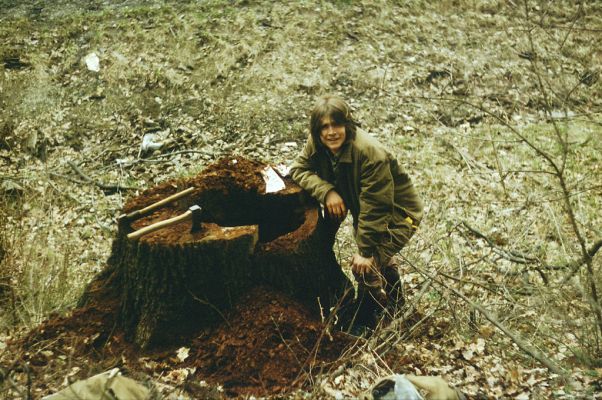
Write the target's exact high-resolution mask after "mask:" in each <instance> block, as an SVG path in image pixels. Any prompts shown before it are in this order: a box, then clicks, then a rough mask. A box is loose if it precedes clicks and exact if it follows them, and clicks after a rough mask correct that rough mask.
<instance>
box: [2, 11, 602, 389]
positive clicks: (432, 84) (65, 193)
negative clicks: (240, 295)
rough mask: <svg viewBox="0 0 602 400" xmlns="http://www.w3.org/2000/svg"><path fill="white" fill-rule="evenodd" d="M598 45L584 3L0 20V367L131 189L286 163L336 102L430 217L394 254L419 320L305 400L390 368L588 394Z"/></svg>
mask: <svg viewBox="0 0 602 400" xmlns="http://www.w3.org/2000/svg"><path fill="white" fill-rule="evenodd" d="M601 37H602V6H601V5H600V4H599V3H597V2H572V1H554V2H547V1H530V0H526V1H524V2H523V1H517V2H514V1H493V0H491V1H469V0H456V1H452V0H444V1H439V2H426V1H421V0H414V1H412V0H409V1H396V2H393V1H379V0H363V1H333V2H323V1H318V2H314V1H295V2H276V3H272V2H268V1H265V2H263V1H225V0H210V1H178V2H163V1H142V0H131V1H128V0H122V1H120V0H111V1H100V0H96V1H76V0H73V1H67V0H61V1H45V0H37V1H33V0H32V1H21V2H18V4H14V2H9V1H0V43H2V46H1V47H0V166H1V169H0V204H1V208H0V304H1V306H2V310H3V313H2V315H1V316H0V328H1V332H2V333H1V336H0V349H2V348H3V347H4V346H5V345H4V342H5V341H6V340H8V339H9V338H11V337H13V338H14V337H18V336H19V335H20V334H21V333H22V332H23V331H24V330H26V329H28V328H30V327H32V326H35V325H36V324H38V323H39V322H40V321H41V320H43V319H44V318H47V317H48V316H49V315H51V314H52V313H64V312H67V311H68V310H69V309H70V307H72V306H73V305H74V304H75V302H76V301H77V298H78V296H79V295H80V294H81V292H82V290H83V287H84V285H85V284H86V283H87V282H88V281H89V280H90V279H91V277H92V276H93V275H94V274H95V273H97V272H98V271H100V270H101V269H102V267H103V265H104V262H105V260H106V258H107V257H108V254H109V252H110V243H111V239H112V235H113V234H114V232H115V217H116V216H117V215H118V214H119V211H120V209H121V206H122V205H123V202H124V199H125V198H127V197H128V196H131V195H133V194H134V193H135V190H134V189H132V188H139V189H144V188H146V187H148V186H151V185H153V184H155V183H157V182H160V181H163V180H165V179H168V178H171V177H174V176H180V175H184V174H194V173H196V172H198V171H199V170H201V169H202V168H203V167H204V166H205V165H207V164H208V163H211V162H213V161H215V160H217V159H219V158H220V157H222V156H224V155H227V154H240V155H244V156H246V157H250V158H256V159H261V160H264V161H267V162H269V163H272V164H280V163H285V164H288V163H290V162H291V160H292V159H293V157H294V156H295V154H296V153H297V152H298V151H299V150H300V147H301V146H302V145H303V142H304V140H305V138H306V135H307V129H306V128H307V112H308V110H309V109H310V108H311V105H312V103H313V101H314V99H315V98H316V96H318V95H320V94H322V93H326V92H334V93H338V94H341V95H343V96H344V97H345V98H346V99H348V100H349V102H350V103H351V105H352V106H353V107H354V109H355V113H356V116H357V117H358V119H359V120H360V121H361V122H362V126H363V127H364V128H365V129H367V130H369V131H370V132H372V133H373V134H374V135H375V136H377V137H378V138H379V139H380V140H381V141H383V142H384V143H386V144H387V146H388V147H389V148H390V149H391V151H392V152H393V153H395V154H396V155H397V157H398V159H399V160H400V161H401V162H402V164H403V165H404V166H405V168H406V169H407V170H408V171H409V172H410V174H411V176H412V178H413V180H414V181H415V184H416V185H417V187H418V189H419V191H420V192H421V194H422V195H423V197H424V199H425V203H426V206H427V209H426V217H425V220H424V222H423V224H422V226H421V227H420V230H419V232H418V234H417V237H416V238H415V239H413V241H412V242H411V245H410V246H409V247H408V248H407V249H405V250H404V251H403V259H404V262H403V268H404V281H405V285H406V289H407V290H406V291H407V294H408V298H409V308H410V310H409V311H412V310H415V311H417V312H418V313H419V314H420V315H421V316H422V317H423V318H421V319H420V320H419V321H413V322H412V323H411V324H410V323H409V322H408V321H409V320H406V319H407V317H408V315H410V313H409V312H408V313H405V314H403V315H399V316H397V320H396V321H397V323H394V324H393V325H392V326H391V327H390V328H388V329H382V330H381V331H380V332H379V334H378V335H375V336H374V337H373V339H371V340H370V342H369V343H367V344H366V346H365V347H364V352H363V353H362V354H363V355H362V356H361V357H360V356H358V357H359V358H357V357H356V358H354V360H355V361H354V362H353V365H352V366H351V367H350V368H347V369H346V370H345V372H344V374H343V375H339V377H338V378H336V379H335V378H334V377H328V376H326V377H324V378H323V381H322V384H320V385H318V384H316V388H315V390H316V392H319V391H324V390H326V391H327V392H328V393H331V394H333V393H334V394H336V393H339V394H341V395H352V394H357V392H358V391H359V390H361V389H362V388H365V387H367V386H368V385H369V384H370V382H372V381H373V380H374V378H375V377H376V376H377V375H382V374H383V373H387V372H390V370H391V369H395V366H396V365H404V369H405V371H399V370H397V371H395V372H411V373H421V374H441V375H443V376H444V377H445V378H446V379H448V380H449V381H450V382H452V383H453V384H456V385H458V386H459V387H461V388H462V390H464V391H465V392H467V393H470V394H481V395H485V396H492V397H495V396H497V397H500V396H508V397H517V398H520V397H521V396H522V398H528V397H529V396H533V397H535V398H549V397H550V396H551V395H552V394H554V395H555V396H556V397H563V396H564V397H571V396H577V397H579V396H590V397H591V394H592V393H594V392H596V391H598V390H599V389H600V382H601V379H600V376H601V373H602V370H601V368H602V361H601V360H602V351H601V346H602V344H601V343H600V341H601V340H602V311H601V307H600V306H601V304H602V302H601V299H600V297H599V296H600V290H601V289H600V287H601V286H600V285H601V284H602V273H601V271H600V267H601V265H600V255H599V254H597V251H598V249H599V248H600V246H601V240H602V228H601V226H602V214H601V213H600V209H601V208H602V186H601V184H600V182H602V179H601V178H602V171H601V162H600V161H601V157H602V156H601V154H602V141H601V138H602V128H601V123H600V121H601V115H602V114H601V111H602V109H601V105H602V99H601V97H600V93H601V83H600V81H599V75H600V65H602V48H601V47H600V39H601ZM91 53H94V54H96V55H97V56H98V58H99V60H100V69H99V71H98V72H95V71H91V70H89V68H88V67H87V65H86V62H85V59H86V57H87V56H88V55H89V54H91ZM148 134H152V135H154V136H153V140H154V141H156V142H160V143H161V147H160V148H159V149H158V150H155V151H148V150H144V149H143V148H142V147H141V146H142V143H143V138H144V137H145V135H148ZM148 138H150V136H147V139H148ZM78 171H79V172H78ZM84 175H85V176H84ZM87 178H88V179H87ZM339 236H340V237H339V240H338V244H337V246H338V247H337V251H338V254H339V257H340V259H341V262H342V264H343V265H344V266H347V264H348V259H349V256H350V255H351V254H352V252H353V251H354V247H353V244H352V241H351V234H350V228H349V225H348V224H347V225H346V227H345V229H343V230H342V231H341V233H340V235H339ZM404 322H405V324H404ZM496 323H497V326H496ZM500 326H501V327H502V328H503V329H506V330H507V332H505V333H504V332H503V329H502V328H500ZM385 349H386V351H385ZM385 353H386V354H385ZM385 355H386V356H387V357H389V358H387V361H386V362H385V361H383V360H382V359H381V357H384V356H385ZM5 356H6V355H5ZM400 360H404V362H401V361H400ZM341 376H343V377H346V378H345V379H341V378H340V377H341ZM562 376H566V377H569V376H570V377H572V378H571V379H568V380H567V379H561V377H562ZM330 378H332V379H330ZM567 383H568V384H567ZM333 391H334V392H333ZM590 397H588V398H590Z"/></svg>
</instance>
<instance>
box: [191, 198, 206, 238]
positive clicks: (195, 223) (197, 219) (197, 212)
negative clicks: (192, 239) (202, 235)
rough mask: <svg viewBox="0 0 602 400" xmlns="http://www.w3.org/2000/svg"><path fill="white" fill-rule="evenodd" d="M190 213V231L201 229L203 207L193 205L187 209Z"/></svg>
mask: <svg viewBox="0 0 602 400" xmlns="http://www.w3.org/2000/svg"><path fill="white" fill-rule="evenodd" d="M188 211H190V214H191V215H192V227H191V228H190V232H191V233H193V232H197V231H199V230H200V229H201V219H202V216H203V209H202V208H201V207H199V206H198V205H196V204H195V205H194V206H192V207H190V208H189V209H188Z"/></svg>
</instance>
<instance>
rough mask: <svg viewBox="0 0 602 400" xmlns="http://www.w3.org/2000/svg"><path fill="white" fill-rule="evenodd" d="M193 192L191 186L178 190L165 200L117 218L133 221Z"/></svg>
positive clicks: (121, 220) (123, 220)
mask: <svg viewBox="0 0 602 400" xmlns="http://www.w3.org/2000/svg"><path fill="white" fill-rule="evenodd" d="M192 192H194V188H193V187H190V188H188V189H186V190H182V191H181V192H178V193H176V194H172V195H171V196H169V197H166V198H164V199H163V200H159V201H158V202H156V203H153V204H151V205H150V206H147V207H144V208H142V209H140V210H136V211H132V212H131V213H129V214H122V215H120V216H119V217H118V218H117V220H118V221H119V222H126V221H128V222H129V221H133V220H135V219H138V218H140V217H142V216H144V215H146V214H150V213H151V212H152V211H154V210H156V209H157V208H161V207H163V206H164V205H166V204H169V203H171V202H174V201H176V200H178V199H180V198H182V197H185V196H188V195H189V194H190V193H192Z"/></svg>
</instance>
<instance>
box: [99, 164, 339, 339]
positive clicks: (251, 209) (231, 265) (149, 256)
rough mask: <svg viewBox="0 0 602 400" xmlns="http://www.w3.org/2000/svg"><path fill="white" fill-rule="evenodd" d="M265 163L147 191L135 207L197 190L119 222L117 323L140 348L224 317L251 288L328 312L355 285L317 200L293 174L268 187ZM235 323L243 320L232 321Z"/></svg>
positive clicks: (113, 261) (113, 260) (130, 206)
mask: <svg viewBox="0 0 602 400" xmlns="http://www.w3.org/2000/svg"><path fill="white" fill-rule="evenodd" d="M264 167H265V165H264V164H261V163H258V162H254V161H249V160H245V159H242V158H228V159H223V160H221V161H219V162H218V163H216V164H214V165H212V166H210V167H208V168H206V169H205V170H204V171H203V172H202V173H201V174H199V175H198V176H196V177H192V178H188V179H181V180H177V181H171V182H166V183H163V184H160V185H158V186H156V187H154V188H151V189H149V190H146V191H145V192H143V193H142V194H141V195H140V196H138V197H136V198H133V199H131V200H130V201H129V202H128V203H127V204H126V205H125V207H124V210H123V211H124V212H125V213H129V212H132V211H135V210H138V209H141V208H143V207H146V206H148V205H150V204H152V203H154V202H156V201H158V200H161V199H163V198H166V197H168V196H170V195H172V194H174V193H176V192H179V191H182V190H184V189H186V188H189V187H193V188H195V190H194V191H193V192H192V194H190V195H189V196H187V197H185V198H182V199H179V200H177V201H176V202H173V203H170V204H169V205H167V206H164V207H162V208H160V209H158V210H156V211H154V212H153V213H152V214H149V215H146V216H144V217H142V218H140V219H137V220H135V221H126V222H123V223H121V224H120V226H119V232H118V235H117V237H116V239H115V241H114V243H113V250H112V255H111V257H110V259H109V269H110V270H111V273H112V282H116V284H117V285H118V291H119V293H120V309H119V317H118V320H119V321H120V324H122V326H123V328H124V329H125V332H126V334H127V335H128V336H129V338H130V339H133V340H134V341H135V342H136V343H137V344H139V345H140V346H142V347H146V346H149V345H151V344H156V343H161V342H165V341H167V340H170V339H173V338H174V337H177V336H180V335H187V334H189V333H192V332H193V331H195V330H198V329H199V328H201V327H204V326H208V325H210V324H213V323H215V322H218V321H220V320H221V319H222V318H223V313H222V311H223V310H225V309H228V308H230V307H231V306H232V305H233V304H234V303H235V302H236V301H237V300H238V299H239V298H240V297H241V295H242V294H244V293H246V292H248V291H249V289H250V288H251V287H253V286H257V285H268V286H271V287H273V288H276V289H279V290H281V291H283V292H286V293H288V294H290V295H292V296H293V297H295V298H297V299H299V300H301V301H303V302H304V303H305V304H307V305H308V306H310V307H311V308H312V309H313V310H314V311H316V312H317V311H318V305H320V306H321V307H322V308H323V311H324V312H325V313H327V312H328V310H329V307H330V306H331V305H333V302H334V300H335V299H336V297H337V296H339V295H340V294H341V293H342V291H343V289H344V287H346V285H347V284H348V280H347V278H346V276H345V275H344V274H343V273H342V271H341V269H340V266H339V265H338V263H337V261H336V258H335V256H334V253H333V251H332V235H331V234H330V235H329V234H328V232H327V228H326V224H325V223H324V221H323V219H322V218H321V217H320V208H319V204H318V203H316V202H315V201H313V200H312V199H310V198H309V197H308V196H307V194H306V193H305V192H303V191H302V190H301V189H300V188H299V187H298V186H297V185H295V184H294V183H293V182H292V181H291V180H289V179H288V178H285V179H284V181H285V184H286V187H285V189H283V190H281V191H278V192H276V193H265V191H266V190H265V183H264V181H263V178H262V176H261V170H262V169H263V168H264ZM194 204H198V205H199V206H201V207H202V209H203V213H202V221H203V222H202V224H201V226H200V229H199V230H198V231H195V232H191V229H190V228H191V221H185V222H180V223H178V224H176V225H172V226H169V227H166V228H163V229H161V230H158V231H155V232H152V233H150V234H148V235H145V236H142V237H141V238H140V239H138V240H131V239H128V238H127V234H128V233H130V232H132V231H134V230H137V229H140V228H142V227H144V226H147V225H150V224H153V223H155V222H157V221H161V220H165V219H167V218H170V217H173V216H175V215H179V214H181V213H183V212H185V211H186V210H187V209H188V208H189V207H190V206H191V205H194ZM229 323H235V321H230V322H229Z"/></svg>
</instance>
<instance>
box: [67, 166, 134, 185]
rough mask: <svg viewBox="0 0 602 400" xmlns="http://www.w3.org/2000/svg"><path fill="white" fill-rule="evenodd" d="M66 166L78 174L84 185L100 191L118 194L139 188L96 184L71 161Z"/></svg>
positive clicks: (96, 182)
mask: <svg viewBox="0 0 602 400" xmlns="http://www.w3.org/2000/svg"><path fill="white" fill-rule="evenodd" d="M67 164H69V166H70V167H71V169H72V170H73V171H74V172H75V173H76V174H78V175H79V176H80V177H81V178H82V179H83V180H84V181H85V182H86V183H92V184H94V186H96V187H98V188H100V189H102V190H103V191H109V192H118V191H125V190H138V189H139V188H137V187H132V186H122V185H107V184H104V183H102V182H98V181H96V180H94V179H92V178H90V177H89V176H88V175H86V174H84V173H83V172H82V170H81V169H79V168H78V167H77V165H75V163H73V161H67Z"/></svg>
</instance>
